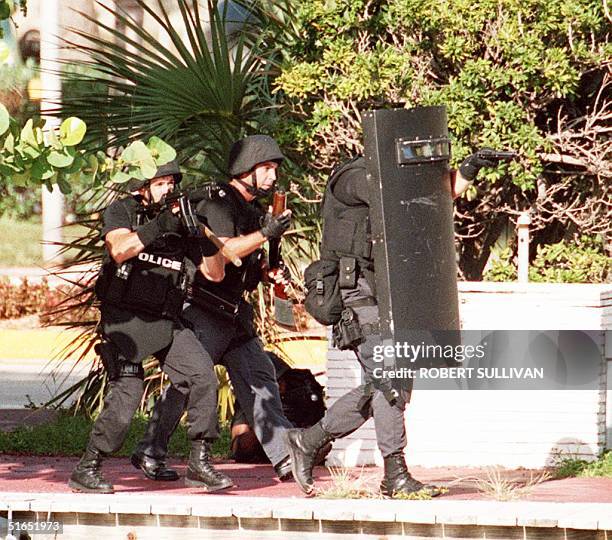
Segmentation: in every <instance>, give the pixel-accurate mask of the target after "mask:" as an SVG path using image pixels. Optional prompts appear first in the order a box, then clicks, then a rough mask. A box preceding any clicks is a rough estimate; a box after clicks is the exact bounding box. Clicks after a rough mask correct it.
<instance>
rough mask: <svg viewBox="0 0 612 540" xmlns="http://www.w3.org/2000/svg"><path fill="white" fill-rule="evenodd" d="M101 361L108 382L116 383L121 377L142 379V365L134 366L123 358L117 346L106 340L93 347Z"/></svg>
mask: <svg viewBox="0 0 612 540" xmlns="http://www.w3.org/2000/svg"><path fill="white" fill-rule="evenodd" d="M94 349H95V351H96V353H97V354H98V356H100V359H101V360H102V365H103V366H104V369H105V370H106V373H107V375H108V380H109V381H116V380H117V379H119V378H121V377H137V378H139V379H144V368H143V367H142V364H134V363H132V362H128V361H127V360H125V358H123V356H122V355H121V352H120V351H119V349H118V348H117V346H116V345H115V344H114V343H113V342H111V341H108V340H103V341H101V342H100V343H97V344H96V346H95V347H94Z"/></svg>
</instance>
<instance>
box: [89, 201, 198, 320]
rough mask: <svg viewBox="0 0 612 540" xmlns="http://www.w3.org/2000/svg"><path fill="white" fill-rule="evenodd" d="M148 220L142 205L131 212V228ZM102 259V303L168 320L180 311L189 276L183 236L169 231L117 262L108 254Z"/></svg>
mask: <svg viewBox="0 0 612 540" xmlns="http://www.w3.org/2000/svg"><path fill="white" fill-rule="evenodd" d="M128 211H130V212H132V211H133V210H132V209H130V208H128ZM147 219H148V218H147V216H146V212H144V208H142V209H139V211H137V212H135V213H133V216H132V229H133V230H137V228H138V227H139V226H140V225H142V224H144V223H145V222H146V221H147ZM105 259H106V260H105V262H104V264H103V266H102V271H101V273H100V276H99V277H98V281H97V282H96V295H97V296H98V299H99V300H100V301H101V302H103V303H108V304H112V305H115V306H117V307H121V308H124V309H126V310H128V311H133V312H136V313H139V312H141V313H148V314H151V315H157V316H159V317H161V318H167V319H174V318H176V317H177V316H178V315H179V314H180V313H181V311H182V306H183V301H184V295H185V291H186V289H187V282H188V277H189V276H188V271H187V267H188V265H187V264H186V257H185V241H184V239H183V238H181V237H179V236H178V235H176V234H168V235H166V236H165V237H162V238H160V239H158V240H156V241H155V242H154V243H153V244H151V245H150V246H148V247H147V248H146V249H145V250H144V251H142V252H141V253H139V254H138V255H137V256H136V257H132V258H131V259H128V260H127V261H125V262H123V263H122V264H119V265H118V264H117V263H116V262H115V261H114V260H113V259H112V258H111V257H110V256H106V257H105Z"/></svg>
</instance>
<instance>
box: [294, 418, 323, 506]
mask: <svg viewBox="0 0 612 540" xmlns="http://www.w3.org/2000/svg"><path fill="white" fill-rule="evenodd" d="M332 440H333V437H332V436H331V435H330V434H329V433H327V431H325V430H324V429H323V426H321V423H320V422H318V423H316V424H315V425H314V426H312V427H310V428H308V429H288V430H287V431H285V443H286V444H287V450H288V451H289V456H290V457H291V469H292V471H293V478H294V479H295V481H296V482H297V483H298V485H299V486H300V489H301V490H302V491H303V492H304V493H306V494H307V495H310V494H311V493H312V491H313V489H314V480H313V478H312V469H313V467H314V465H315V462H316V459H317V453H318V451H319V449H320V448H321V447H322V446H325V445H326V444H327V443H329V442H331V441H332Z"/></svg>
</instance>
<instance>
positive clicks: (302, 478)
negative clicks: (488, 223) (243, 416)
mask: <svg viewBox="0 0 612 540" xmlns="http://www.w3.org/2000/svg"><path fill="white" fill-rule="evenodd" d="M493 165H495V163H494V162H491V161H489V160H486V159H483V158H481V157H479V156H477V155H476V154H474V155H472V156H470V157H469V158H467V159H466V160H465V161H464V162H463V164H462V165H461V167H460V169H459V172H458V173H457V172H453V173H452V174H451V192H452V196H453V198H456V197H458V196H459V195H460V194H461V193H462V192H463V191H465V189H467V187H468V186H469V183H470V181H471V180H473V179H474V178H475V177H476V175H477V174H478V171H479V170H480V168H482V167H486V166H493ZM369 204H370V201H369V191H368V185H367V182H366V168H365V160H364V158H363V157H357V158H355V159H353V160H351V161H349V162H347V163H345V164H343V165H342V166H340V167H339V168H338V169H337V170H336V171H335V172H334V173H332V175H331V177H330V180H329V182H328V185H327V188H326V193H325V198H324V203H323V242H322V244H321V258H322V259H329V260H337V261H339V260H340V259H341V258H342V257H347V258H350V259H352V260H354V261H356V265H355V268H356V272H357V276H356V286H354V287H351V288H344V289H343V288H341V294H342V300H343V304H344V306H345V307H350V308H351V309H352V311H353V313H354V314H355V316H356V320H357V321H358V324H359V326H360V328H361V332H362V334H363V338H364V341H363V342H362V343H361V344H360V345H359V346H358V348H354V349H353V350H354V351H355V354H356V356H357V360H358V361H359V364H360V366H361V369H362V371H363V374H364V380H365V383H364V384H362V385H361V386H359V387H357V388H355V389H354V390H351V391H350V392H348V393H347V394H345V395H344V396H342V397H340V398H339V399H338V400H337V401H336V402H335V403H334V404H333V405H332V406H331V407H330V408H329V409H328V410H327V412H326V414H325V416H324V417H323V418H322V419H321V421H320V422H318V423H317V424H315V425H314V426H312V427H311V428H308V429H305V430H299V429H293V430H288V431H287V432H286V441H287V446H288V448H289V454H290V457H291V460H292V467H293V476H294V478H295V480H296V481H297V483H298V484H299V486H300V488H301V489H302V491H304V492H305V493H307V494H310V493H312V491H313V489H314V480H313V477H312V470H313V466H314V460H315V456H316V454H317V452H318V450H319V449H320V448H321V447H323V446H324V445H325V444H327V443H328V442H331V441H333V440H334V439H337V438H341V437H344V436H346V435H349V434H350V433H352V432H353V431H355V430H356V429H358V428H359V427H361V426H362V425H363V424H364V423H365V422H366V421H367V420H368V419H370V418H374V426H375V430H376V440H377V443H378V447H379V449H380V452H381V454H382V456H383V459H384V478H383V481H382V484H381V492H382V493H383V495H384V496H387V497H392V496H394V495H396V494H399V493H412V492H416V491H420V490H425V491H426V492H428V493H429V494H430V495H437V494H439V490H437V489H436V488H435V487H433V486H424V485H423V484H422V483H421V482H419V481H418V480H416V479H414V478H413V477H412V476H411V475H410V473H409V472H408V469H407V467H406V462H405V459H404V448H405V446H406V430H405V425H404V409H405V407H406V403H407V401H408V399H409V397H410V395H409V391H408V390H407V389H403V390H402V391H400V392H398V391H397V389H394V388H393V387H392V386H391V384H390V383H389V379H383V380H381V379H376V378H375V377H374V376H373V370H374V368H375V367H376V364H375V363H374V361H373V356H374V355H373V351H374V347H375V346H377V345H380V344H381V343H382V341H381V336H380V329H379V327H378V319H379V314H378V305H377V299H376V296H375V294H373V292H372V291H373V290H375V284H374V260H373V259H372V258H371V255H370V254H371V252H372V249H371V240H370V230H369ZM341 222H342V224H343V226H340V224H341ZM348 223H350V224H352V226H351V227H347V226H346V225H347V224H348Z"/></svg>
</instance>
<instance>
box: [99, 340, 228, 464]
mask: <svg viewBox="0 0 612 540" xmlns="http://www.w3.org/2000/svg"><path fill="white" fill-rule="evenodd" d="M141 338H142V336H138V339H141ZM152 339H154V338H152ZM156 356H158V358H159V359H160V361H161V364H162V369H163V371H164V373H166V375H168V378H169V379H170V383H171V387H172V388H173V389H174V391H175V392H176V393H177V394H178V395H180V396H181V397H182V399H183V402H186V403H187V418H188V435H189V438H190V439H191V440H202V439H211V440H212V439H216V438H217V437H218V436H219V428H218V423H217V378H216V377H215V373H214V368H213V364H212V362H210V361H209V359H208V356H207V355H206V354H205V352H204V350H203V348H202V345H201V344H200V342H199V341H198V339H197V338H196V336H195V335H194V333H193V332H192V331H191V330H189V329H187V328H175V329H174V330H173V332H172V342H171V343H170V345H169V346H167V347H166V348H165V349H163V350H161V351H158V353H157V354H156ZM143 391H144V381H143V380H142V379H141V378H140V377H137V376H121V377H119V378H118V379H117V380H115V381H112V382H111V383H110V391H109V392H108V394H107V396H106V398H105V400H104V409H103V410H102V412H101V413H100V416H98V418H97V420H96V421H95V423H94V425H93V429H92V432H91V435H90V437H89V447H90V448H92V449H95V450H97V451H98V452H101V453H102V454H111V453H113V452H116V451H117V450H119V449H120V448H121V446H122V445H123V442H124V441H125V437H126V435H127V433H128V430H129V427H130V423H131V421H132V417H133V416H134V413H135V412H136V410H137V409H138V406H139V404H140V401H141V399H142V395H143Z"/></svg>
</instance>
